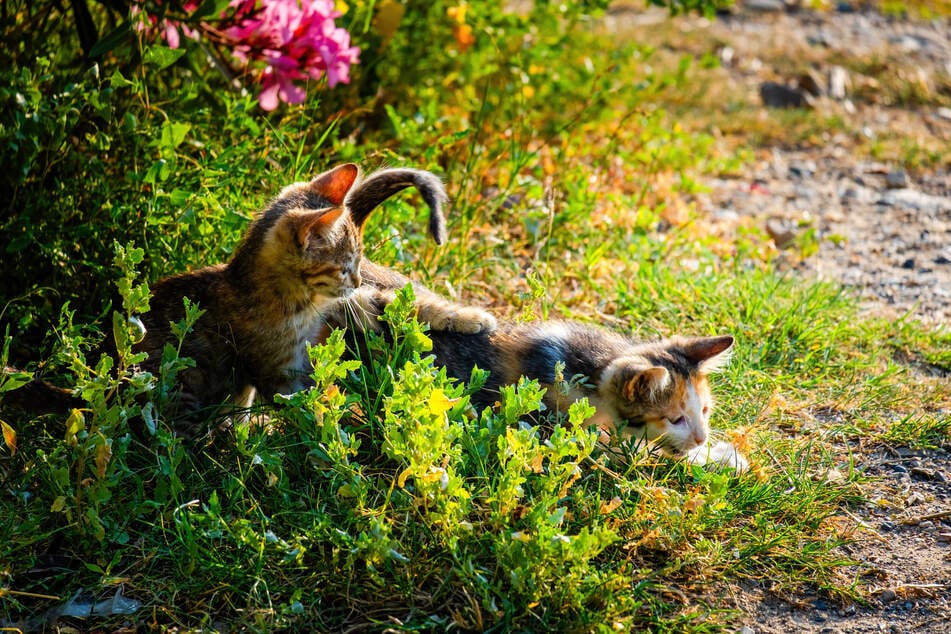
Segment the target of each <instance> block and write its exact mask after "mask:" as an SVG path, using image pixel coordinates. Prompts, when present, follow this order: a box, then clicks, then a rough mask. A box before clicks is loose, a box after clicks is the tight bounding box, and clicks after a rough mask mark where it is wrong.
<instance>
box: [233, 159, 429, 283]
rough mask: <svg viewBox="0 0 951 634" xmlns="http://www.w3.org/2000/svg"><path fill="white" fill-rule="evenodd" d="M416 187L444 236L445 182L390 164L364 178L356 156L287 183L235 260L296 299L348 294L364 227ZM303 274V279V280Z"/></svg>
mask: <svg viewBox="0 0 951 634" xmlns="http://www.w3.org/2000/svg"><path fill="white" fill-rule="evenodd" d="M409 186H415V187H416V188H417V189H419V191H420V192H421V194H422V196H423V199H424V200H425V201H426V203H427V204H428V205H429V209H430V222H429V227H430V231H431V233H432V234H433V237H434V239H435V240H436V241H437V242H438V243H442V242H443V241H444V240H445V235H446V229H445V220H444V217H443V212H442V205H443V203H445V202H446V200H447V197H446V192H445V188H444V187H443V185H442V181H440V180H439V178H437V177H436V176H435V175H433V174H431V173H430V172H426V171H422V170H413V169H384V170H380V171H377V172H374V173H373V174H371V175H370V176H368V177H367V178H365V179H361V178H360V170H359V168H358V167H357V166H356V165H354V164H352V163H345V164H343V165H339V166H337V167H335V168H333V169H331V170H329V171H326V172H323V173H322V174H318V175H317V176H316V177H314V178H313V179H311V180H310V181H306V182H299V183H293V184H291V185H288V186H287V187H285V188H284V189H283V190H281V193H280V194H279V195H278V196H277V198H275V199H274V200H273V201H271V204H270V205H269V206H268V208H267V209H266V210H265V211H264V212H263V213H262V214H261V216H260V217H259V218H258V219H257V220H256V221H255V222H254V224H253V225H252V226H251V229H250V230H249V235H248V239H246V240H245V243H244V245H243V246H242V247H240V248H239V250H238V252H236V253H235V258H234V260H233V264H234V268H235V269H236V270H240V271H241V272H242V273H246V272H247V271H249V270H254V271H256V272H257V274H258V275H270V277H272V278H274V279H273V280H269V281H271V282H272V283H273V284H274V288H275V289H278V290H279V291H280V292H281V293H282V294H284V295H285V296H287V297H288V299H291V300H304V301H311V302H312V301H314V300H315V299H316V300H321V299H328V300H329V299H335V298H338V297H347V296H348V295H350V293H351V292H352V291H353V290H354V289H356V288H357V287H358V286H359V285H360V283H361V278H360V261H361V259H362V257H363V226H364V223H365V222H366V220H367V218H368V217H369V216H370V214H371V212H372V211H373V210H374V209H375V208H376V207H377V206H379V204H380V203H381V202H383V201H384V200H386V199H387V198H389V197H390V196H392V195H393V194H395V193H397V192H399V191H401V190H403V189H405V188H407V187H409ZM301 281H303V282H304V284H303V285H301V283H300V282H301Z"/></svg>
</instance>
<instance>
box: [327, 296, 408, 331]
mask: <svg viewBox="0 0 951 634" xmlns="http://www.w3.org/2000/svg"><path fill="white" fill-rule="evenodd" d="M395 297H396V295H395V294H394V293H393V292H392V291H384V290H380V289H378V288H373V287H372V286H361V287H360V288H358V289H357V290H356V291H354V292H353V294H352V295H350V296H349V297H347V298H346V299H343V300H340V301H338V302H335V303H334V304H333V305H332V306H330V308H328V309H327V310H325V311H324V313H323V316H324V319H325V320H326V322H327V323H328V324H329V325H330V326H332V327H343V326H346V327H350V328H354V329H355V330H357V331H358V332H367V331H369V332H377V333H379V332H383V327H382V325H381V323H380V317H381V316H382V315H383V309H385V308H386V306H387V304H389V303H390V302H392V301H393V299H394V298H395Z"/></svg>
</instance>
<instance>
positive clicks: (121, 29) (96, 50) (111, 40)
mask: <svg viewBox="0 0 951 634" xmlns="http://www.w3.org/2000/svg"><path fill="white" fill-rule="evenodd" d="M131 36H132V24H131V23H130V22H129V21H128V20H126V21H125V22H123V23H122V24H120V25H119V26H118V27H116V28H115V29H113V30H112V31H110V32H109V33H108V34H107V35H105V37H103V38H102V39H100V40H99V41H98V42H96V43H95V44H94V45H93V47H92V49H91V50H90V51H89V56H90V57H101V56H103V55H105V54H106V53H108V52H110V51H111V50H113V49H114V48H116V47H117V46H119V45H120V44H122V43H124V42H125V41H126V40H128V39H129V38H130V37H131Z"/></svg>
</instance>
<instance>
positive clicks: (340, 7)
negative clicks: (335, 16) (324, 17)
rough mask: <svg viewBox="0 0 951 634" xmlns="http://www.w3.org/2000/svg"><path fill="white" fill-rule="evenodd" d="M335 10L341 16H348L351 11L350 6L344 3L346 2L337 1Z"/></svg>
mask: <svg viewBox="0 0 951 634" xmlns="http://www.w3.org/2000/svg"><path fill="white" fill-rule="evenodd" d="M334 9H336V10H337V13H339V14H340V15H347V11H349V10H350V5H348V4H347V3H346V2H344V0H337V1H336V2H334Z"/></svg>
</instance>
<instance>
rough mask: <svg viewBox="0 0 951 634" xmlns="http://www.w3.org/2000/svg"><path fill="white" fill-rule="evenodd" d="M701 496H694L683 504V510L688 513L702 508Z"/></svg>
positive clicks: (702, 500)
mask: <svg viewBox="0 0 951 634" xmlns="http://www.w3.org/2000/svg"><path fill="white" fill-rule="evenodd" d="M703 502H704V499H703V496H702V495H695V496H693V497H692V498H690V499H689V500H687V501H686V502H685V503H684V510H685V511H687V512H688V513H689V512H692V511H696V510H697V509H699V508H700V507H701V506H703Z"/></svg>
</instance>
